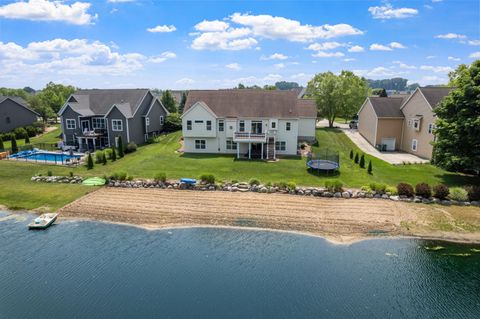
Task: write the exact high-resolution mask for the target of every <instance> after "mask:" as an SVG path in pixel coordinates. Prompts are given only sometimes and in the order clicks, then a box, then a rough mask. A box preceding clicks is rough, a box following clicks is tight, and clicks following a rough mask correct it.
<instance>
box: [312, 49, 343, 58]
mask: <svg viewBox="0 0 480 319" xmlns="http://www.w3.org/2000/svg"><path fill="white" fill-rule="evenodd" d="M312 56H313V57H314V58H341V57H342V56H345V54H343V53H342V52H324V51H318V52H317V53H315V54H312Z"/></svg>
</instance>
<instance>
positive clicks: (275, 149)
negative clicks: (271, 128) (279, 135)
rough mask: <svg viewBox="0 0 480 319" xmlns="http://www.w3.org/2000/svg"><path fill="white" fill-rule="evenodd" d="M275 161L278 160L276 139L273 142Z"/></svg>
mask: <svg viewBox="0 0 480 319" xmlns="http://www.w3.org/2000/svg"><path fill="white" fill-rule="evenodd" d="M273 159H274V160H276V159H277V141H276V139H274V140H273Z"/></svg>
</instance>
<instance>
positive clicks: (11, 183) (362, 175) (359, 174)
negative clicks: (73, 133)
mask: <svg viewBox="0 0 480 319" xmlns="http://www.w3.org/2000/svg"><path fill="white" fill-rule="evenodd" d="M55 132H57V133H56V134H58V131H55ZM51 134H53V133H52V132H51ZM180 136H181V132H175V133H172V134H168V135H164V136H162V137H160V138H159V142H158V143H156V144H152V145H146V146H142V147H139V148H138V150H137V151H136V152H135V153H132V154H128V155H126V156H125V157H124V158H122V159H119V160H117V161H116V162H108V164H107V165H105V166H103V165H99V164H96V165H95V167H94V169H92V170H87V169H86V168H85V167H83V166H82V167H78V168H66V167H58V166H51V165H48V166H47V165H42V164H28V163H22V162H13V161H0V204H3V205H7V206H9V207H16V208H27V209H32V208H36V207H40V206H49V207H50V208H52V209H55V208H58V207H61V206H63V205H64V204H66V203H68V202H69V201H71V200H73V199H75V198H77V197H80V196H82V195H83V194H85V193H86V192H87V191H90V190H91V188H87V187H83V186H79V185H64V184H61V185H53V184H37V183H32V182H30V177H31V176H32V175H35V174H37V173H41V174H44V175H45V174H46V173H47V171H48V170H51V171H52V173H53V174H54V175H67V174H68V173H69V172H73V173H74V174H78V175H82V176H102V175H104V174H105V175H110V174H112V173H114V172H122V171H123V172H127V173H128V174H129V175H132V176H133V177H134V178H153V177H154V176H155V174H157V173H158V172H165V173H166V174H167V178H171V179H174V178H175V179H178V178H181V177H194V178H198V176H199V175H200V174H202V173H212V174H214V175H215V176H216V178H217V179H220V180H223V181H231V180H239V181H249V180H250V179H252V178H256V179H258V180H260V181H261V182H262V183H267V182H281V181H283V182H289V181H293V182H295V183H296V184H297V185H305V186H323V185H324V183H325V180H328V179H338V180H340V181H341V182H342V183H343V184H344V185H346V186H347V187H361V186H362V185H368V184H370V183H371V182H382V183H385V184H388V185H392V186H394V185H396V184H398V183H399V182H409V183H411V184H416V183H419V182H426V183H429V184H431V185H434V184H438V183H445V184H447V185H449V186H458V185H466V184H478V183H479V179H478V178H475V177H471V176H465V175H461V174H455V173H449V172H446V171H444V170H442V169H439V168H437V167H435V166H432V165H429V164H422V165H401V166H392V165H390V164H388V163H386V162H383V161H381V160H379V159H377V158H372V157H370V156H366V163H368V160H370V159H371V160H372V163H373V174H372V175H369V174H368V173H367V170H366V169H361V168H360V167H359V166H358V165H356V164H354V163H353V161H351V160H350V158H349V153H350V150H353V151H354V152H360V151H359V149H358V148H357V147H356V146H355V145H354V144H353V143H352V142H351V141H350V139H349V138H348V137H347V136H346V135H345V134H344V133H342V132H341V131H339V130H335V129H318V130H317V140H318V141H319V144H318V146H314V147H313V151H314V152H319V151H322V150H325V149H330V150H338V151H339V153H340V165H341V168H340V171H339V173H338V174H337V175H333V176H318V175H316V174H312V173H310V172H309V171H308V170H307V169H306V166H305V159H302V158H300V157H293V158H283V159H281V160H280V161H278V162H275V163H267V162H263V161H255V160H252V161H248V160H236V159H235V158H234V157H233V156H226V155H205V154H179V153H176V152H175V151H176V150H177V149H178V148H179V147H180V144H179V139H180Z"/></svg>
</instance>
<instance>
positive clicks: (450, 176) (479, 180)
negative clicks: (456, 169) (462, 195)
mask: <svg viewBox="0 0 480 319" xmlns="http://www.w3.org/2000/svg"><path fill="white" fill-rule="evenodd" d="M435 177H436V178H438V179H440V180H441V181H442V183H443V184H446V185H450V186H459V187H460V186H465V185H480V177H478V176H475V175H459V174H455V173H445V174H437V175H435Z"/></svg>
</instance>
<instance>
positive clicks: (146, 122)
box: [145, 117, 150, 126]
mask: <svg viewBox="0 0 480 319" xmlns="http://www.w3.org/2000/svg"><path fill="white" fill-rule="evenodd" d="M145 125H146V126H149V125H150V118H149V117H146V118H145Z"/></svg>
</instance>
